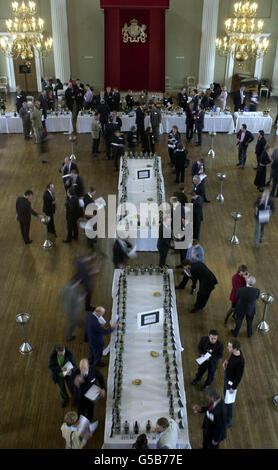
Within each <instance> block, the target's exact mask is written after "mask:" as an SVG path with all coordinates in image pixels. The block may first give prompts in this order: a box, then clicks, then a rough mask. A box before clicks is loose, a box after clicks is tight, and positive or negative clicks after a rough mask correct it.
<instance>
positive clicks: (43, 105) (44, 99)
mask: <svg viewBox="0 0 278 470" xmlns="http://www.w3.org/2000/svg"><path fill="white" fill-rule="evenodd" d="M39 103H40V110H41V111H42V116H43V120H42V125H43V127H44V128H45V125H46V124H45V122H46V119H47V110H48V96H47V91H46V90H42V92H41V95H40V96H39Z"/></svg>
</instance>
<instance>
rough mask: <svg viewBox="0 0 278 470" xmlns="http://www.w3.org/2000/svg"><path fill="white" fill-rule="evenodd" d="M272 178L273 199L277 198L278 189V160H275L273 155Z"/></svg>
mask: <svg viewBox="0 0 278 470" xmlns="http://www.w3.org/2000/svg"><path fill="white" fill-rule="evenodd" d="M271 176H272V190H271V197H275V193H276V188H277V186H278V158H274V159H273V155H272V163H271ZM276 197H278V192H277V194H276Z"/></svg>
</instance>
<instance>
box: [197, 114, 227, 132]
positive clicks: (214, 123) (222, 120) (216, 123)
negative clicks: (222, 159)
mask: <svg viewBox="0 0 278 470" xmlns="http://www.w3.org/2000/svg"><path fill="white" fill-rule="evenodd" d="M234 131H235V125H234V120H233V116H232V114H220V115H219V116H217V115H214V116H210V115H208V114H206V115H205V127H204V131H203V132H227V133H228V134H233V133H234Z"/></svg>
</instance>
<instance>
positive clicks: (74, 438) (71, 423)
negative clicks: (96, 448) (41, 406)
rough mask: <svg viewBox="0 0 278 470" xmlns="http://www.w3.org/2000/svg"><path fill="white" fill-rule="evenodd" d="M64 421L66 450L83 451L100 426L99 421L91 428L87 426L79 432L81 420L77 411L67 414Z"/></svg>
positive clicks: (62, 428) (63, 432) (63, 430)
mask: <svg viewBox="0 0 278 470" xmlns="http://www.w3.org/2000/svg"><path fill="white" fill-rule="evenodd" d="M64 421H65V422H64V423H63V424H62V426H61V431H62V436H63V438H64V439H65V441H66V449H83V447H84V446H85V445H86V444H87V441H88V439H90V437H92V435H93V432H94V431H95V430H96V428H97V426H98V421H96V422H95V423H92V425H91V426H90V427H89V426H86V428H85V430H79V429H78V422H79V418H78V414H77V413H76V412H75V411H69V412H68V413H66V415H65V418H64Z"/></svg>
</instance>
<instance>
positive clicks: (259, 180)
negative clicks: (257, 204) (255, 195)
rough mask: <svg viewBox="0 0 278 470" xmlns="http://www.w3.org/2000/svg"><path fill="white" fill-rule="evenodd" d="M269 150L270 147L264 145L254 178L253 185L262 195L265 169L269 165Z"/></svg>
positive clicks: (264, 183)
mask: <svg viewBox="0 0 278 470" xmlns="http://www.w3.org/2000/svg"><path fill="white" fill-rule="evenodd" d="M269 149H270V145H269V144H266V146H265V148H264V149H263V151H262V153H261V155H260V157H259V159H258V169H257V174H256V177H255V181H254V185H255V186H256V187H257V189H258V190H259V191H260V192H261V193H262V192H263V190H264V187H265V185H266V167H267V165H269V164H270V163H271V159H270V156H269V154H268V151H269Z"/></svg>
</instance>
